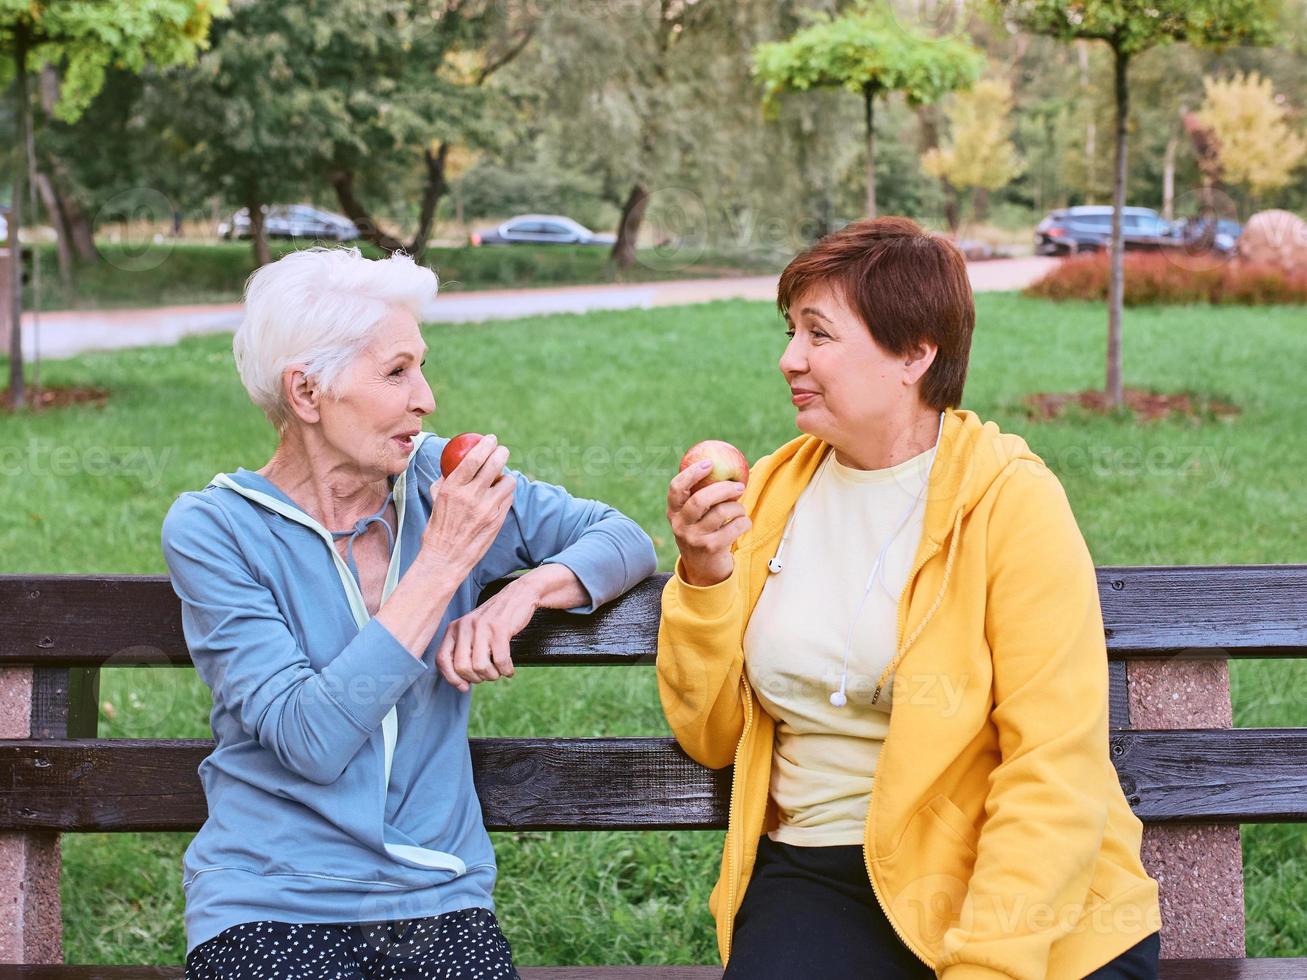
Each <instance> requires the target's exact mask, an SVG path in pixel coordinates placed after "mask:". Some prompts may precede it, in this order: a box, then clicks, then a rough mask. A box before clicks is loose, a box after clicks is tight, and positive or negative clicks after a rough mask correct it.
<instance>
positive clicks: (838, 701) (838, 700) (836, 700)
mask: <svg viewBox="0 0 1307 980" xmlns="http://www.w3.org/2000/svg"><path fill="white" fill-rule="evenodd" d="M830 703H831V704H833V705H834V706H835V707H837V708H842V707H844V706H845V705H846V704H848V703H849V699H848V698H846V697H845V696H844V692H843V691H831V695H830Z"/></svg>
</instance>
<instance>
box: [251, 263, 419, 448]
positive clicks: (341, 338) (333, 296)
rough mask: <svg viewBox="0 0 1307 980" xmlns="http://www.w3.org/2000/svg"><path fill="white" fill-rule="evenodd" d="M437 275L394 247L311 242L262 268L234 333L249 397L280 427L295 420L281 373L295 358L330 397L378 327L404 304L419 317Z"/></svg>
mask: <svg viewBox="0 0 1307 980" xmlns="http://www.w3.org/2000/svg"><path fill="white" fill-rule="evenodd" d="M437 288H438V283H437V280H436V274H435V273H434V272H432V271H431V270H430V269H428V268H426V267H425V266H420V265H418V264H417V263H416V262H414V261H413V259H412V257H411V256H408V255H404V254H403V253H401V252H396V253H394V254H393V255H391V256H390V258H387V259H368V258H364V257H363V255H362V253H361V252H359V250H358V249H357V248H352V247H338V248H323V247H316V248H308V249H304V250H302V251H297V252H291V253H290V254H289V255H286V256H284V257H282V258H280V259H278V260H277V261H276V262H272V263H269V264H268V265H265V266H264V267H263V268H261V269H258V270H256V271H255V272H254V274H253V275H251V276H250V278H249V279H248V280H247V281H246V283H245V316H244V319H242V320H241V325H240V327H239V328H238V329H237V331H236V336H235V337H234V338H233V339H232V353H234V354H235V355H236V369H237V371H239V372H240V376H241V383H242V384H244V385H245V390H246V391H247V392H248V393H249V396H250V400H251V401H253V402H254V404H256V405H258V406H259V408H261V409H262V410H263V413H264V414H265V415H266V416H267V417H268V421H269V422H271V423H272V424H273V425H274V426H276V428H277V431H278V432H281V431H283V429H284V428H285V426H286V425H287V423H289V422H290V419H291V412H290V406H289V405H288V404H287V402H286V395H285V392H284V390H283V386H282V382H281V377H282V373H283V372H284V371H285V370H286V368H287V367H289V366H290V365H291V364H296V363H302V364H304V365H305V370H304V373H305V375H306V376H308V377H310V378H312V379H314V380H315V381H316V382H317V383H318V384H319V386H321V388H322V390H323V393H324V394H326V395H327V396H329V397H332V398H335V397H339V391H338V383H339V381H340V378H341V376H342V375H343V374H344V372H345V369H346V368H348V367H349V365H350V364H351V363H352V362H353V360H354V358H355V357H357V356H358V355H359V354H360V353H361V352H362V351H363V349H364V348H366V347H367V345H368V341H369V340H370V339H371V334H372V331H373V329H374V328H375V327H376V326H377V324H379V323H380V322H381V321H382V320H384V319H385V318H386V316H387V315H389V313H390V312H391V310H392V309H393V308H394V307H396V306H398V307H401V308H403V309H406V310H408V311H409V312H410V313H412V314H413V316H414V317H417V318H419V319H420V317H421V310H422V306H423V304H425V303H426V302H427V301H428V300H430V299H431V298H432V297H434V296H435V295H436V289H437Z"/></svg>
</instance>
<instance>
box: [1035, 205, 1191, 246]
mask: <svg viewBox="0 0 1307 980" xmlns="http://www.w3.org/2000/svg"><path fill="white" fill-rule="evenodd" d="M1112 210H1113V209H1112V208H1110V207H1103V206H1100V205H1086V206H1083V207H1074V208H1064V209H1062V210H1060V211H1051V212H1049V214H1048V215H1047V216H1046V217H1045V218H1044V220H1043V221H1041V222H1040V223H1039V225H1038V226H1037V227H1036V228H1035V254H1036V255H1072V254H1074V253H1076V252H1099V251H1103V250H1104V249H1106V248H1107V247H1108V244H1109V243H1110V242H1111V240H1112ZM1121 219H1122V222H1123V227H1122V229H1121V234H1122V237H1123V239H1124V241H1125V247H1126V251H1132V250H1141V249H1162V248H1168V247H1171V246H1174V245H1175V244H1176V238H1175V231H1174V229H1173V227H1172V225H1171V223H1170V222H1169V221H1167V220H1166V219H1165V218H1163V217H1162V216H1161V215H1160V214H1158V213H1157V212H1156V211H1154V210H1153V209H1152V208H1126V209H1125V210H1123V211H1122V212H1121Z"/></svg>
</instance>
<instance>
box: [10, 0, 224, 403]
mask: <svg viewBox="0 0 1307 980" xmlns="http://www.w3.org/2000/svg"><path fill="white" fill-rule="evenodd" d="M225 10H226V0H136V2H134V3H130V4H96V3H82V2H79V0H0V45H2V46H3V51H4V52H5V54H6V55H7V57H6V58H4V59H3V64H4V65H5V66H6V68H7V71H6V74H7V73H8V72H10V71H11V72H12V73H13V81H14V107H15V113H16V116H17V121H18V127H17V129H18V133H17V136H18V146H17V149H16V153H15V166H14V180H13V201H12V204H11V213H10V218H9V249H10V255H12V256H14V259H13V261H12V262H11V263H10V266H11V268H12V270H13V271H12V278H11V281H10V288H11V290H12V292H13V296H12V304H11V308H10V316H11V317H12V324H13V331H12V333H11V339H10V362H9V404H10V406H11V407H13V408H15V409H17V408H22V407H23V405H24V403H25V401H26V395H25V392H24V390H23V345H22V312H23V301H22V275H21V266H22V263H21V262H20V261H18V254H19V244H18V231H19V228H20V227H21V225H22V222H23V196H24V195H25V194H26V193H27V184H28V178H29V174H28V170H29V166H28V163H29V156H28V154H29V153H31V147H30V134H31V119H30V115H31V107H30V105H29V99H30V96H29V94H28V85H27V82H28V78H27V76H28V73H29V72H31V71H40V70H41V69H42V68H43V67H44V66H46V65H53V66H56V67H57V68H58V69H60V71H61V74H62V76H63V84H62V87H61V89H60V92H59V96H58V99H57V101H55V102H54V103H53V104H52V111H53V113H54V115H55V116H57V117H58V118H60V119H63V120H65V121H70V122H71V121H73V120H75V119H76V118H77V117H78V116H79V115H80V114H81V113H82V112H83V111H85V109H86V107H87V106H88V105H89V104H90V102H91V100H92V99H94V98H95V96H96V94H97V93H98V92H99V91H100V89H101V87H103V85H104V78H105V71H106V70H107V69H108V68H109V66H111V65H114V66H120V67H123V68H126V69H128V70H130V71H133V72H140V71H141V70H143V69H144V68H145V67H146V65H149V64H156V65H170V64H176V63H179V62H187V61H191V60H193V59H194V58H195V55H196V52H197V51H198V50H199V49H200V48H201V47H203V46H204V44H205V42H206V39H207V37H208V34H209V25H210V23H211V21H212V19H213V17H214V16H216V15H221V14H222V13H224V12H225ZM32 155H33V156H35V154H34V153H33V154H32ZM51 219H52V221H57V220H58V219H57V218H55V216H53V215H52V216H51Z"/></svg>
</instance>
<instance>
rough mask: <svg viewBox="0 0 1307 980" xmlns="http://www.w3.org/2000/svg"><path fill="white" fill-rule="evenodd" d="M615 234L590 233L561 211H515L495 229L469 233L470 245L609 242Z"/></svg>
mask: <svg viewBox="0 0 1307 980" xmlns="http://www.w3.org/2000/svg"><path fill="white" fill-rule="evenodd" d="M615 241H617V236H616V235H610V234H607V233H604V232H594V231H591V230H590V229H589V228H587V227H586V226H585V225H582V224H579V223H578V222H575V221H573V220H572V219H571V218H567V217H564V216H563V215H561V214H519V215H517V216H516V217H513V218H509V219H508V220H507V221H505V222H504V223H503V224H501V225H499V226H498V227H496V228H487V229H482V230H479V231H474V232H473V233H472V244H473V245H612V244H613V243H614V242H615Z"/></svg>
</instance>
